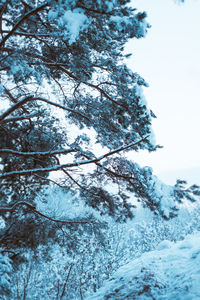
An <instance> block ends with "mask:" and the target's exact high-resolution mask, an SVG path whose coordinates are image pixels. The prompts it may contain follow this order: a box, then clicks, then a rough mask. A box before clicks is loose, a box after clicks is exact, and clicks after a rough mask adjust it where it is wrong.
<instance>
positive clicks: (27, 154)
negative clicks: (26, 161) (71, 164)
mask: <svg viewBox="0 0 200 300" xmlns="http://www.w3.org/2000/svg"><path fill="white" fill-rule="evenodd" d="M71 152H76V150H74V149H60V150H54V151H46V152H20V151H16V150H12V149H0V157H1V156H5V155H8V154H12V155H15V156H23V157H33V156H43V157H45V156H52V155H56V154H68V153H71Z"/></svg>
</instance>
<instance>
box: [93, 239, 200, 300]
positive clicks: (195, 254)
mask: <svg viewBox="0 0 200 300" xmlns="http://www.w3.org/2000/svg"><path fill="white" fill-rule="evenodd" d="M103 299H104V300H105V299H110V300H111V299H112V300H117V299H118V300H119V299H120V300H124V299H130V300H137V299H140V300H145V299H156V300H159V299H165V300H169V299H170V300H171V299H176V300H179V299H180V300H186V299H187V300H197V299H200V233H196V234H195V235H189V236H187V237H186V238H185V239H184V240H183V241H179V242H177V243H173V242H169V241H163V242H161V243H160V244H159V246H158V248H157V249H156V250H154V251H151V252H147V253H144V254H143V255H142V256H141V257H140V258H138V259H135V260H133V261H132V262H130V263H129V264H127V265H125V266H123V267H121V268H120V269H119V270H118V271H117V272H116V273H115V274H114V276H113V278H112V279H111V280H109V281H108V282H106V283H105V285H104V286H103V287H102V288H101V289H99V290H98V292H97V293H95V294H94V295H93V296H91V297H88V298H87V300H103Z"/></svg>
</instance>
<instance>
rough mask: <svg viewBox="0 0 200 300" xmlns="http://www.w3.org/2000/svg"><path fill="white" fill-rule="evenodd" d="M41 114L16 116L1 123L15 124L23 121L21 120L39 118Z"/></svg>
mask: <svg viewBox="0 0 200 300" xmlns="http://www.w3.org/2000/svg"><path fill="white" fill-rule="evenodd" d="M39 114H40V113H38V112H36V113H33V114H27V115H22V116H15V117H11V118H7V119H3V120H1V121H0V123H2V124H5V123H9V122H14V121H21V120H26V119H31V118H34V117H37V116H38V115H39Z"/></svg>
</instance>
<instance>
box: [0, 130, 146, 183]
mask: <svg viewBox="0 0 200 300" xmlns="http://www.w3.org/2000/svg"><path fill="white" fill-rule="evenodd" d="M147 137H148V136H146V137H144V138H143V139H141V140H139V141H137V142H134V143H131V144H129V145H126V146H122V147H120V148H117V149H115V150H113V151H110V152H108V153H106V154H104V155H102V156H100V157H98V158H94V159H87V160H83V161H79V162H73V163H67V164H61V165H55V166H53V167H47V168H38V169H28V170H20V171H12V172H7V173H4V174H2V175H0V179H5V178H8V177H15V176H23V175H33V174H36V173H46V172H52V171H58V170H62V169H63V168H73V167H79V166H83V165H89V164H96V163H98V162H99V161H101V160H103V159H104V158H106V157H109V156H111V155H114V154H116V153H119V152H121V151H124V150H127V149H128V148H131V147H133V146H135V145H138V144H140V143H141V142H143V141H145V140H146V139H147Z"/></svg>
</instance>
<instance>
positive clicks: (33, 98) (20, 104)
mask: <svg viewBox="0 0 200 300" xmlns="http://www.w3.org/2000/svg"><path fill="white" fill-rule="evenodd" d="M37 100H38V101H43V102H45V103H48V104H50V105H52V106H56V107H58V108H61V109H63V110H66V111H69V112H72V113H75V114H78V115H79V116H81V117H83V118H85V119H86V120H87V121H90V120H89V119H88V118H87V117H86V116H85V115H83V114H82V113H80V112H78V111H76V110H73V109H71V108H69V107H65V106H63V105H60V104H58V103H55V102H52V101H50V100H48V99H45V98H42V97H36V98H35V97H33V96H28V97H26V98H24V99H22V100H20V101H19V102H17V103H16V104H14V105H13V106H11V107H10V108H9V109H8V110H7V111H5V112H4V113H3V114H2V115H1V116H0V123H1V122H2V120H4V119H5V118H6V117H7V116H8V115H10V114H11V113H12V112H14V111H15V110H16V109H18V108H20V107H22V105H24V104H26V103H28V102H30V101H37Z"/></svg>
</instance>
